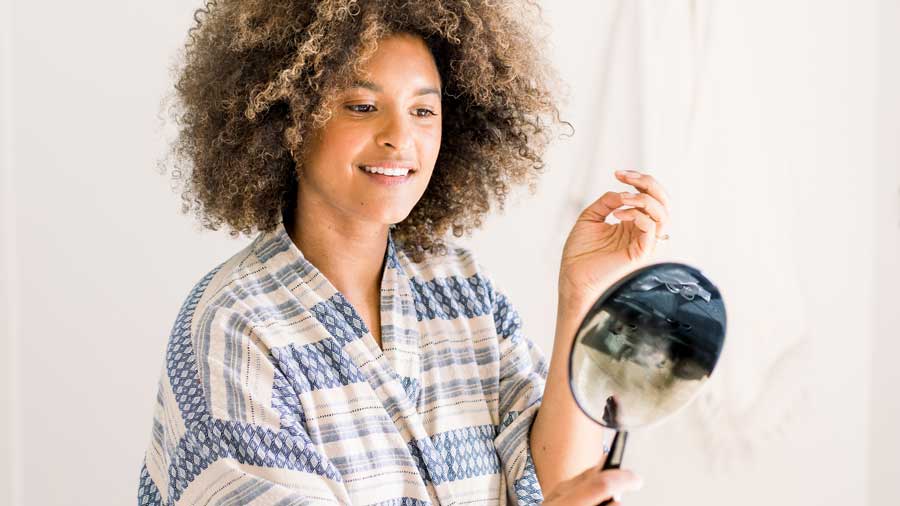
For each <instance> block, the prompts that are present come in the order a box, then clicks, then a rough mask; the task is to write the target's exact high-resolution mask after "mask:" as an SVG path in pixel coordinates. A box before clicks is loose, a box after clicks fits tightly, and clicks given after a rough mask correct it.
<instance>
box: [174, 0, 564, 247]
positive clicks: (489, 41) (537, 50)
mask: <svg viewBox="0 0 900 506" xmlns="http://www.w3.org/2000/svg"><path fill="white" fill-rule="evenodd" d="M539 12H540V8H539V7H538V6H537V4H536V2H534V1H533V0H527V1H525V2H523V3H521V4H520V3H519V2H490V3H489V2H469V1H466V0H458V1H454V0H419V1H415V2H408V1H402V2H401V1H400V0H396V1H392V0H382V1H374V0H373V1H365V0H344V1H341V0H321V1H317V2H313V1H272V0H266V1H262V0H251V1H234V0H231V1H228V0H226V1H219V2H216V1H215V0H210V1H208V2H207V4H206V7H205V8H203V9H199V10H198V11H197V12H196V14H195V19H196V20H197V23H196V26H195V27H193V28H192V29H191V30H190V32H189V35H190V41H189V42H188V44H187V45H186V47H185V51H184V66H183V68H181V69H180V73H179V74H178V76H177V78H178V79H177V84H176V87H175V89H176V91H177V93H176V97H175V98H176V103H175V108H174V111H175V112H174V113H175V114H176V116H177V121H178V124H179V126H180V131H179V136H178V139H177V141H176V143H175V144H174V146H173V150H172V152H173V155H174V156H175V158H176V163H175V166H176V169H175V170H173V178H174V179H175V180H176V182H177V183H178V185H179V186H180V188H181V194H182V199H183V211H184V212H188V211H190V210H192V209H193V210H195V211H196V214H197V215H198V217H199V218H200V219H201V221H202V223H203V225H204V226H205V227H207V228H210V229H213V230H216V229H217V228H218V227H219V226H221V225H223V224H225V225H227V226H228V227H229V228H231V234H232V235H238V234H240V233H244V234H247V235H250V234H251V233H252V232H253V229H254V228H256V229H261V230H269V229H272V228H273V227H274V226H275V225H276V223H277V221H278V220H279V219H281V218H282V217H283V216H285V213H288V214H290V213H291V212H292V211H293V209H294V206H295V205H296V198H297V195H296V179H295V178H296V175H295V165H296V162H298V161H301V160H302V156H300V153H302V151H303V150H302V148H303V146H304V141H306V140H307V139H308V137H309V133H310V130H311V129H313V128H316V127H320V126H322V125H323V124H324V123H325V122H326V121H327V119H328V115H329V112H328V111H329V109H330V108H331V104H330V103H329V100H331V97H334V95H335V91H336V90H338V89H340V88H342V87H344V86H346V85H347V84H349V82H350V81H351V80H352V79H353V78H354V77H356V76H355V74H358V73H359V71H360V69H361V67H362V65H363V63H364V62H365V61H366V59H367V58H369V57H370V56H371V55H372V54H373V52H374V50H375V49H376V46H377V41H378V40H379V39H380V38H382V37H384V36H385V35H388V34H391V33H401V32H407V33H413V34H417V35H420V36H422V37H423V38H424V39H425V41H426V44H427V45H428V46H429V48H430V49H431V51H432V54H433V55H434V56H435V60H436V63H437V65H438V68H439V72H440V75H441V79H442V88H443V101H444V107H443V111H444V114H443V141H442V145H441V150H440V154H439V157H438V160H437V163H436V166H435V169H434V173H433V176H432V180H431V182H430V184H429V186H428V189H427V190H426V192H425V194H424V195H423V196H422V198H421V200H420V201H419V202H418V204H417V205H416V206H415V208H414V209H413V210H412V212H411V213H410V215H409V216H408V217H407V218H406V219H405V220H404V221H403V222H401V223H399V224H398V225H397V226H396V229H395V232H394V235H395V237H396V238H397V239H398V240H399V241H400V243H402V245H403V246H404V249H406V250H407V251H408V252H411V253H412V256H413V258H414V259H415V260H416V261H419V260H421V259H422V257H423V256H424V253H426V252H429V251H440V252H444V251H446V246H445V244H444V243H443V241H442V240H441V236H443V234H444V233H445V232H446V231H447V230H451V229H452V232H453V234H454V235H455V236H457V237H459V236H462V235H463V234H464V233H466V232H469V231H471V230H472V229H473V228H477V227H479V226H480V225H481V221H482V218H483V216H484V215H485V214H486V213H487V212H488V211H489V210H490V209H491V207H492V206H494V205H497V206H499V207H500V208H501V209H502V207H503V204H504V201H505V198H506V196H507V194H508V192H509V190H510V189H511V187H512V186H514V185H518V184H521V183H525V182H528V183H530V185H532V188H533V185H534V182H535V180H536V175H537V174H538V173H539V172H541V170H542V169H543V166H544V164H543V161H542V156H543V152H544V150H545V148H546V145H547V142H548V141H549V135H548V134H549V132H550V130H551V127H554V126H555V125H559V124H562V123H565V122H562V121H561V120H560V119H559V111H558V108H557V105H556V98H555V96H554V94H555V91H554V89H555V85H553V86H551V84H552V83H555V82H556V77H555V76H554V75H553V73H552V71H551V69H550V67H549V65H548V64H547V63H546V62H545V61H544V59H543V56H542V47H541V46H540V45H539V44H538V39H536V38H535V37H534V36H533V33H534V32H535V29H536V28H537V27H538V25H537V24H536V17H537V16H529V14H530V13H532V14H539ZM301 170H302V167H301Z"/></svg>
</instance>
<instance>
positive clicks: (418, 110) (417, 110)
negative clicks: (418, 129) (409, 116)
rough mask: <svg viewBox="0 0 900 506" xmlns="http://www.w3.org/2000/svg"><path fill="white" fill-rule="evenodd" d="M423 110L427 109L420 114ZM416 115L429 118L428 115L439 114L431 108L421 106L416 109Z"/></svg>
mask: <svg viewBox="0 0 900 506" xmlns="http://www.w3.org/2000/svg"><path fill="white" fill-rule="evenodd" d="M422 111H425V113H426V114H419V113H421V112H422ZM416 116H418V117H420V118H427V117H428V116H437V114H435V112H434V111H432V110H431V109H423V108H419V109H416Z"/></svg>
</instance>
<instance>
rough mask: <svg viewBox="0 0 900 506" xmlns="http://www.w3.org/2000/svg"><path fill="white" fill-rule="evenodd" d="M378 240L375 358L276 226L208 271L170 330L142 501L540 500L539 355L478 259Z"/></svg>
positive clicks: (354, 319)
mask: <svg viewBox="0 0 900 506" xmlns="http://www.w3.org/2000/svg"><path fill="white" fill-rule="evenodd" d="M449 249H450V252H449V253H448V254H447V255H446V256H432V257H428V258H427V259H426V260H425V261H424V262H422V263H419V264H415V263H413V262H412V261H410V260H409V259H408V258H407V257H406V255H404V254H403V252H402V250H401V249H399V248H396V249H395V246H394V242H393V239H392V238H391V237H390V236H389V237H388V244H387V250H386V253H385V269H384V273H383V277H382V285H381V336H382V346H383V351H382V349H381V348H379V346H378V344H377V343H376V342H375V340H374V338H373V337H372V335H371V334H370V332H369V331H368V329H367V328H366V325H365V323H364V322H363V321H362V319H361V318H360V317H359V315H358V314H357V312H356V310H355V309H354V308H353V307H352V306H351V305H350V304H349V303H348V301H347V300H346V299H345V298H344V297H343V296H342V295H341V294H340V293H339V292H338V291H337V290H336V289H335V288H334V286H333V285H332V284H331V283H330V282H329V281H328V280H327V279H326V278H325V277H324V276H323V275H322V274H321V273H320V272H319V271H318V270H317V269H316V268H315V267H314V266H313V265H312V264H311V263H310V262H309V261H307V260H306V259H305V258H304V257H303V254H302V253H301V251H300V250H299V249H298V248H297V247H296V245H294V243H293V241H292V240H291V238H290V237H289V236H288V234H287V232H286V230H285V228H284V226H283V225H281V224H280V225H279V226H278V227H277V228H276V229H275V230H273V231H271V232H262V233H260V234H259V235H258V236H257V237H256V239H255V240H254V241H253V242H252V243H251V244H249V245H248V246H247V247H246V248H245V249H244V250H242V251H241V252H239V253H238V254H237V255H235V256H234V257H232V258H231V259H229V260H228V261H226V262H225V263H223V264H222V265H220V266H219V267H217V268H216V269H214V270H213V271H212V272H210V273H209V274H207V275H206V276H205V277H204V278H203V279H202V280H200V282H199V283H198V284H197V285H196V286H195V287H194V289H193V291H192V292H191V294H190V295H189V296H188V298H187V300H186V301H185V302H184V305H183V306H182V308H181V311H180V313H179V314H178V317H177V319H176V321H175V325H174V327H173V329H172V334H171V336H170V338H169V342H168V346H167V350H166V359H165V364H164V367H163V370H162V373H161V377H160V381H159V391H158V394H157V403H156V408H155V413H154V419H153V427H152V435H151V441H150V445H149V448H148V450H147V452H146V454H145V458H144V462H143V466H142V468H141V472H140V480H139V490H138V504H141V505H150V504H189V505H198V506H202V505H220V506H225V505H240V504H253V505H262V504H266V505H278V506H294V505H301V504H304V505H306V504H353V505H357V504H370V505H382V506H389V505H390V506H400V505H410V506H420V505H444V506H450V505H458V506H463V505H465V506H470V505H471V506H477V505H482V504H490V505H505V504H520V505H528V504H540V503H541V502H542V500H543V496H542V493H541V489H540V486H539V484H538V481H537V475H536V474H535V469H534V465H533V462H532V459H531V451H530V449H529V442H528V436H529V433H530V430H531V424H532V422H533V421H534V417H535V415H536V414H537V409H538V407H539V406H540V403H541V396H542V393H543V388H544V381H545V378H546V374H547V369H546V365H547V364H546V361H545V359H544V356H543V354H542V353H541V351H540V350H539V349H538V348H537V347H536V346H534V345H533V343H532V342H531V341H530V340H529V339H527V338H525V337H524V336H523V335H522V333H521V322H520V320H519V316H518V314H517V313H516V311H515V310H514V309H513V308H512V307H511V306H510V303H509V301H508V299H507V298H506V297H505V296H504V295H503V294H502V293H501V292H500V291H499V290H498V288H497V287H496V286H495V285H494V283H493V282H492V281H491V280H490V278H489V277H488V276H487V275H486V274H485V272H484V271H483V269H481V268H480V266H479V264H478V263H477V262H476V261H475V260H474V258H473V257H472V255H471V253H470V252H469V251H468V250H466V249H464V248H461V247H451V248H449Z"/></svg>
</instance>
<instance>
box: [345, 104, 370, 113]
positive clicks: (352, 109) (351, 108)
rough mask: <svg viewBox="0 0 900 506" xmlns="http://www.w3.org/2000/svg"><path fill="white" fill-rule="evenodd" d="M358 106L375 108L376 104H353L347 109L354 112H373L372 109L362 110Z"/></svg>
mask: <svg viewBox="0 0 900 506" xmlns="http://www.w3.org/2000/svg"><path fill="white" fill-rule="evenodd" d="M356 107H371V108H373V109H374V108H375V106H374V105H372V104H353V105H348V106H347V109H349V110H351V111H353V112H371V111H370V110H364V111H361V110H359V109H356Z"/></svg>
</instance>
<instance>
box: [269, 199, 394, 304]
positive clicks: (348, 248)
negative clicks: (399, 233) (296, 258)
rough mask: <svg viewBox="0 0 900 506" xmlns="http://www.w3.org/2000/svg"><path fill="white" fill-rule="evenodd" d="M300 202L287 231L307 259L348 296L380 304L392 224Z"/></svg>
mask: <svg viewBox="0 0 900 506" xmlns="http://www.w3.org/2000/svg"><path fill="white" fill-rule="evenodd" d="M304 197H305V195H304ZM298 201H299V202H298V206H297V208H296V210H295V211H294V215H293V219H292V220H291V222H290V223H289V224H287V226H286V229H287V232H288V234H289V235H290V236H291V239H292V240H293V241H294V244H296V245H297V247H298V248H299V249H300V251H302V252H303V256H304V257H305V258H306V259H307V260H309V262H310V263H312V264H313V265H314V266H315V267H316V268H317V269H318V270H319V271H321V272H322V274H323V275H324V276H325V277H326V278H327V279H328V280H329V281H330V282H331V283H332V284H333V285H334V287H335V288H336V289H337V290H338V291H340V292H341V293H342V294H344V295H345V296H347V297H349V298H351V299H354V298H365V299H369V298H371V297H375V299H374V300H376V301H377V297H378V294H379V293H380V290H381V277H382V272H383V269H384V265H383V263H384V256H385V250H386V248H387V237H388V225H385V224H382V223H377V222H363V221H360V220H359V219H352V218H351V217H348V216H342V215H341V214H340V213H333V212H322V211H323V210H322V209H319V206H316V203H315V202H310V199H308V198H306V199H304V198H300V199H298Z"/></svg>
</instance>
